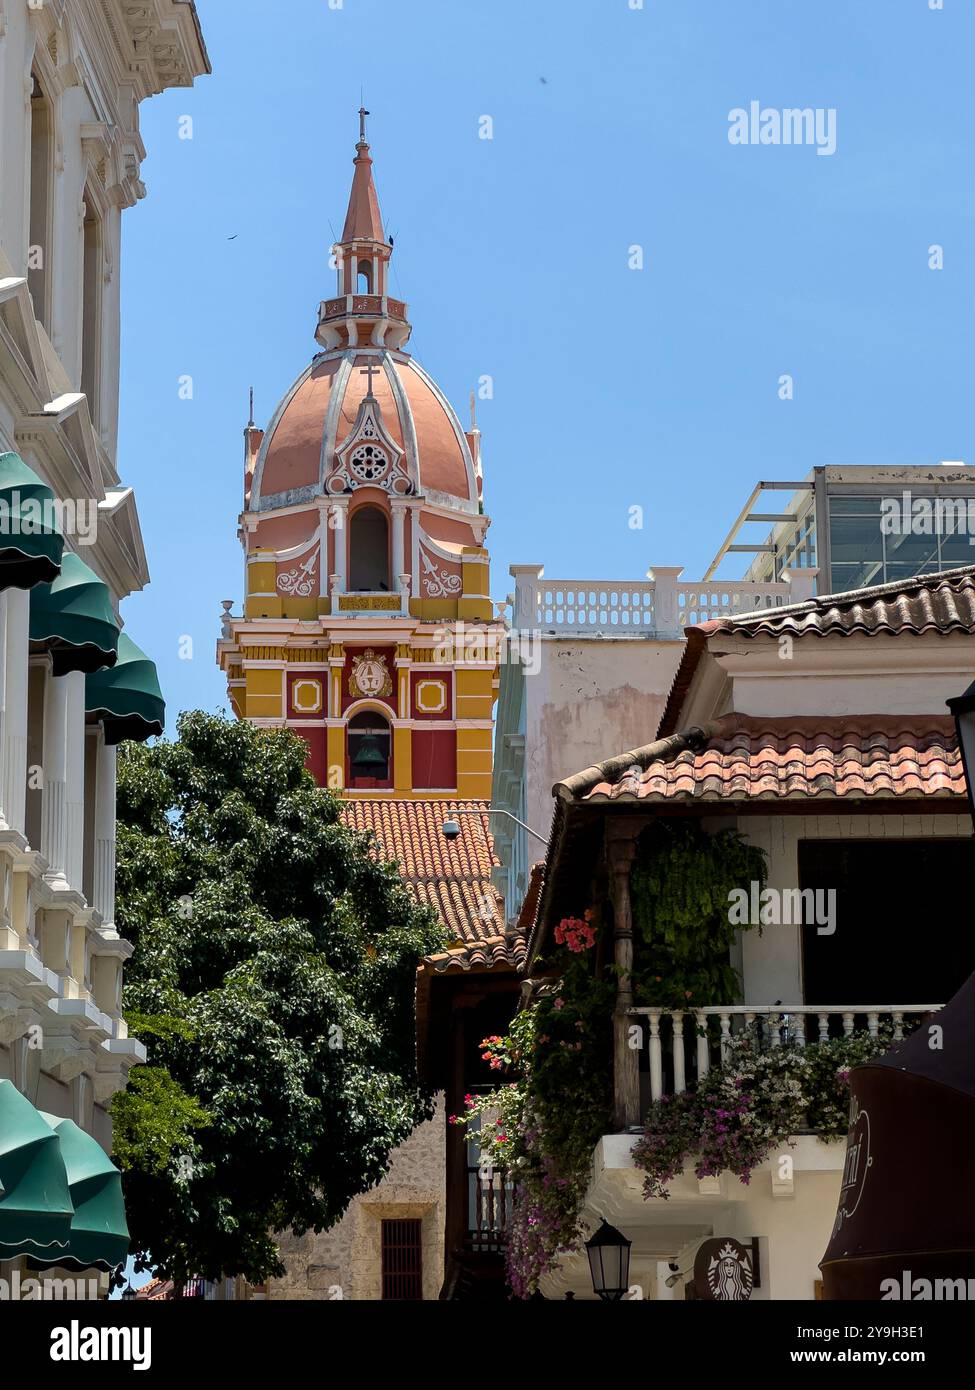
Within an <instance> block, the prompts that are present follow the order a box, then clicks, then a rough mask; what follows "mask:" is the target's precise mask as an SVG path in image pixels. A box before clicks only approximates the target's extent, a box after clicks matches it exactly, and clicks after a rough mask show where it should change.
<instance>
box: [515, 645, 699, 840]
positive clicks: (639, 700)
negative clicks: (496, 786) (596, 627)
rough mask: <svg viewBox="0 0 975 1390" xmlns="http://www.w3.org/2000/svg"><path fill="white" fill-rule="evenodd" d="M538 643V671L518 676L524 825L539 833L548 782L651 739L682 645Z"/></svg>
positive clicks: (545, 817)
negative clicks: (522, 707) (522, 695)
mask: <svg viewBox="0 0 975 1390" xmlns="http://www.w3.org/2000/svg"><path fill="white" fill-rule="evenodd" d="M540 645H541V653H542V654H541V663H540V667H541V669H540V670H539V671H538V673H537V675H531V674H526V676H525V682H526V693H527V699H526V730H525V776H526V783H527V789H528V796H527V809H528V824H529V825H530V826H531V827H532V828H533V829H535V830H539V831H541V832H542V833H543V834H545V833H547V831H548V828H549V826H550V825H551V822H552V808H553V804H552V787H553V785H554V784H555V783H556V782H558V781H561V780H562V779H563V778H564V777H569V776H571V775H572V773H574V772H581V771H582V770H583V768H586V767H589V766H590V765H591V764H592V763H598V762H602V761H603V760H604V759H606V758H610V757H612V756H613V755H614V754H616V753H624V752H626V751H627V749H629V748H637V747H640V746H641V745H642V744H645V743H651V742H652V741H653V739H654V738H655V737H656V733H657V724H658V722H659V720H660V715H661V713H662V712H663V707H664V705H665V703H666V700H667V694H668V692H669V690H670V687H671V684H672V683H673V679H674V676H675V674H676V671H677V666H678V664H679V662H680V658H681V654H682V653H683V650H684V644H683V643H682V642H647V641H642V640H630V641H623V640H619V641H614V640H613V639H611V638H607V639H605V640H591V639H585V638H565V639H562V638H558V639H553V640H546V641H543V642H541V644H540ZM536 848H537V846H536Z"/></svg>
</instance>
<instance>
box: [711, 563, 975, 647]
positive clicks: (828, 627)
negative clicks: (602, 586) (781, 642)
mask: <svg viewBox="0 0 975 1390" xmlns="http://www.w3.org/2000/svg"><path fill="white" fill-rule="evenodd" d="M701 626H702V628H703V629H704V630H705V631H707V632H709V633H714V632H734V633H736V634H737V635H738V636H740V637H755V636H757V635H758V634H759V633H769V634H771V635H773V636H776V637H778V636H780V635H781V634H782V633H784V632H788V633H791V634H792V635H794V636H798V637H802V636H806V635H807V634H812V635H814V636H817V637H825V636H827V635H831V634H833V633H836V634H838V635H840V636H844V637H845V636H849V635H850V634H852V633H856V632H861V633H867V634H869V635H871V636H872V635H874V634H875V633H878V632H886V633H891V634H897V633H901V632H911V633H914V634H915V635H919V634H920V633H922V632H966V633H975V565H965V566H963V567H962V568H960V569H954V570H944V571H942V572H941V573H940V574H919V575H917V576H915V578H913V579H911V580H908V581H906V582H905V581H904V580H898V581H896V582H894V583H892V584H875V585H873V586H872V587H871V588H869V589H850V590H849V591H848V592H847V593H841V594H821V595H818V596H817V597H816V598H811V599H806V600H805V601H804V602H802V603H793V604H790V605H789V606H788V607H785V608H766V609H761V610H760V611H758V612H756V613H742V614H739V615H738V616H736V617H734V618H718V619H716V620H715V621H714V622H711V623H702V624H701Z"/></svg>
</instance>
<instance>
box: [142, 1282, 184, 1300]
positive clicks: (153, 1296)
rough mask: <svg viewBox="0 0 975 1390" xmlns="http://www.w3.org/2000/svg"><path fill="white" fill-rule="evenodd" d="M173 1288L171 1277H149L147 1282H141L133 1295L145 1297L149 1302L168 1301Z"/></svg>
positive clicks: (174, 1286) (173, 1290) (171, 1295)
mask: <svg viewBox="0 0 975 1390" xmlns="http://www.w3.org/2000/svg"><path fill="white" fill-rule="evenodd" d="M175 1288H176V1285H175V1284H174V1283H173V1281H172V1279H150V1280H149V1282H148V1284H142V1285H140V1287H139V1288H137V1289H136V1291H135V1296H136V1298H144V1299H147V1300H148V1301H149V1302H151V1303H160V1302H168V1301H169V1300H170V1299H171V1298H172V1297H173V1294H174V1292H175Z"/></svg>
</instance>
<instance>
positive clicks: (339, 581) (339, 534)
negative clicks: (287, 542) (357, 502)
mask: <svg viewBox="0 0 975 1390" xmlns="http://www.w3.org/2000/svg"><path fill="white" fill-rule="evenodd" d="M331 508H332V510H331V512H330V515H329V520H330V522H334V525H333V526H332V542H333V550H334V557H333V564H332V574H331V575H330V576H329V583H330V589H331V593H332V594H333V595H334V594H344V593H346V592H347V590H348V587H349V536H348V533H349V500H348V498H347V497H336V498H333V499H332V502H331ZM327 553H328V549H327V546H325V545H324V544H323V546H322V559H321V567H322V578H323V579H324V577H325V571H326V569H327V568H328V566H327V564H326V557H327ZM332 612H333V613H336V612H338V607H337V605H335V604H333V606H332Z"/></svg>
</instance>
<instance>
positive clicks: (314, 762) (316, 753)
mask: <svg viewBox="0 0 975 1390" xmlns="http://www.w3.org/2000/svg"><path fill="white" fill-rule="evenodd" d="M291 732H292V733H294V734H298V736H299V737H300V738H303V739H304V740H305V742H306V743H307V744H308V756H307V757H306V759H305V767H307V769H308V771H309V772H310V773H311V775H312V776H313V777H314V779H315V781H316V782H317V783H318V785H319V786H320V787H324V785H325V730H324V729H321V728H319V729H312V728H305V729H301V728H298V729H292V730H291Z"/></svg>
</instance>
